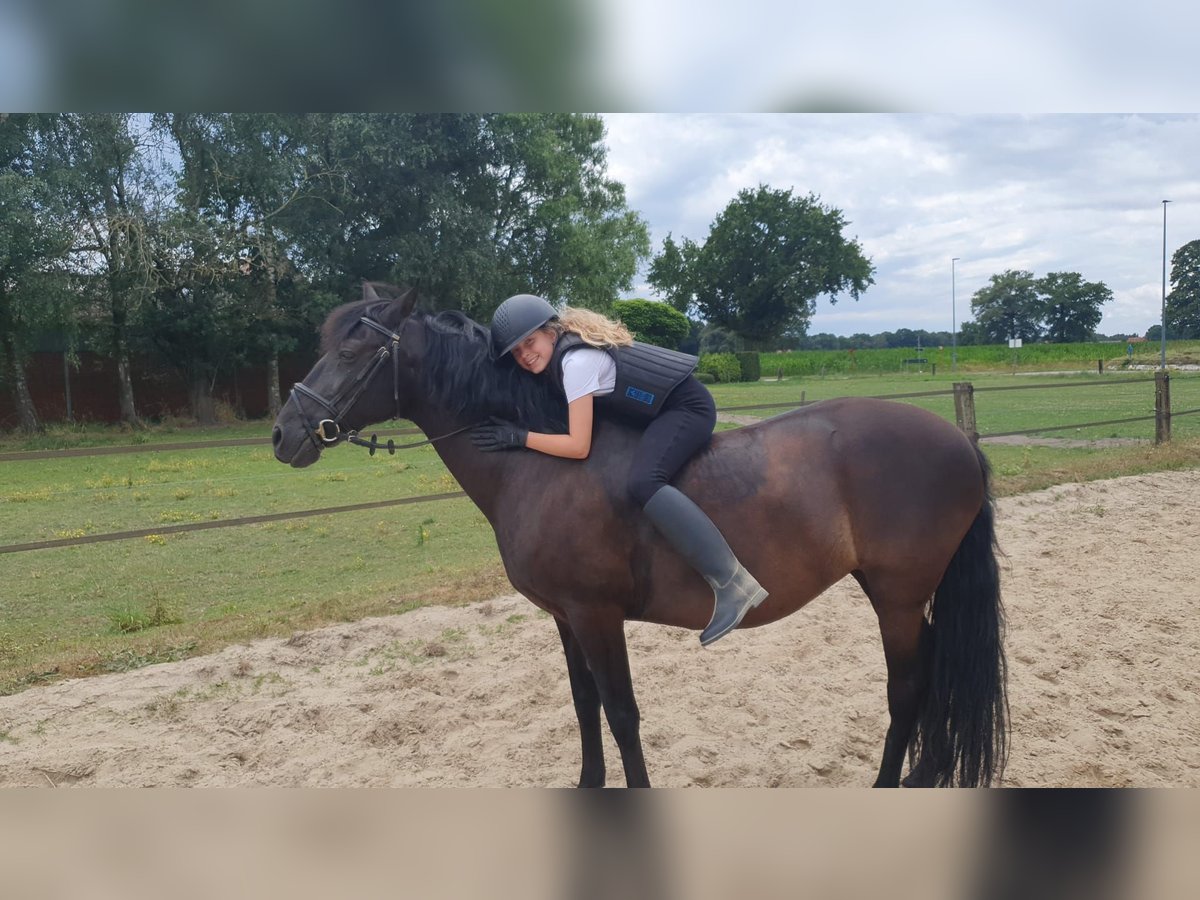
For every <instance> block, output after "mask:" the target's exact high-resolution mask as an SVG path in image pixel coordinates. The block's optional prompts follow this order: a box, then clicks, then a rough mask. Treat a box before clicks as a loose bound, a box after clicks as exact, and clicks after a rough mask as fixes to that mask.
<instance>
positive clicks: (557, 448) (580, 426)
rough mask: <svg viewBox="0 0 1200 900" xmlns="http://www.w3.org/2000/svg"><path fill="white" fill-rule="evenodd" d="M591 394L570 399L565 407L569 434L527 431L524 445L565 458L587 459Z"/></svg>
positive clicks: (589, 442) (589, 446) (590, 443)
mask: <svg viewBox="0 0 1200 900" xmlns="http://www.w3.org/2000/svg"><path fill="white" fill-rule="evenodd" d="M592 396H593V395H592V394H584V395H583V396H582V397H580V398H579V399H577V400H572V401H571V403H570V405H569V406H568V407H567V421H568V427H569V429H570V433H569V434H542V433H541V432H538V431H531V432H529V436H528V437H527V438H526V439H525V446H526V447H528V448H529V449H530V450H537V451H538V452H539V453H548V454H549V455H550V456H561V457H564V458H566V459H587V455H588V454H589V453H591V452H592V406H593V404H592Z"/></svg>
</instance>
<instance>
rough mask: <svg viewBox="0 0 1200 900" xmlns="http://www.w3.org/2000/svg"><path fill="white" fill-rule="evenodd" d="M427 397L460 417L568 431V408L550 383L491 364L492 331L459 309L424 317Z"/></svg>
mask: <svg viewBox="0 0 1200 900" xmlns="http://www.w3.org/2000/svg"><path fill="white" fill-rule="evenodd" d="M423 322H424V324H425V360H424V364H423V365H422V366H421V375H422V378H423V379H424V387H425V391H426V396H428V397H429V398H430V399H431V400H433V401H434V402H435V403H437V404H439V405H440V406H442V407H444V408H446V409H448V410H450V411H451V412H453V413H456V414H458V415H459V416H461V417H462V418H466V419H473V420H483V419H486V418H487V417H488V416H491V415H498V416H502V417H505V418H509V419H513V420H515V421H517V422H519V423H520V424H522V425H524V426H525V427H527V428H531V429H533V430H534V431H544V432H561V431H565V430H566V423H567V403H566V400H565V398H563V397H562V396H561V395H560V394H558V392H557V391H555V390H554V387H553V385H552V383H551V381H550V379H549V378H541V377H536V376H534V375H531V374H530V373H528V372H526V371H525V370H524V369H522V368H520V367H519V366H516V365H514V364H513V363H512V361H511V359H505V360H501V361H500V362H499V363H497V362H495V361H493V359H492V344H491V332H490V331H489V330H488V329H487V328H486V327H485V326H483V325H480V324H479V323H478V322H476V321H474V320H473V319H471V318H470V317H468V316H467V315H466V314H465V313H461V312H458V311H457V310H454V311H449V312H442V313H438V314H437V315H435V316H425V317H424V318H423Z"/></svg>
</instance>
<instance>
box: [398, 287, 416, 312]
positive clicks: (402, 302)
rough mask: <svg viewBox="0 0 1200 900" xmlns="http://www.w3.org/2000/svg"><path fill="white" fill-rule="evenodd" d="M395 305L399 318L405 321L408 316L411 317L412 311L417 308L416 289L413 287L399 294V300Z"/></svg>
mask: <svg viewBox="0 0 1200 900" xmlns="http://www.w3.org/2000/svg"><path fill="white" fill-rule="evenodd" d="M396 305H397V306H398V307H399V310H400V318H402V319H407V318H408V317H409V316H411V315H412V311H413V310H414V309H415V308H416V306H417V289H416V288H415V287H411V288H409V289H408V290H407V291H405V292H404V293H403V294H401V295H400V299H399V300H397V301H396Z"/></svg>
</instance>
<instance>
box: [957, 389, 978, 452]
mask: <svg viewBox="0 0 1200 900" xmlns="http://www.w3.org/2000/svg"><path fill="white" fill-rule="evenodd" d="M954 421H955V422H956V423H957V424H958V427H959V430H960V431H962V433H963V434H965V435H966V436H967V437H969V438H970V439H971V442H972V443H978V442H979V432H978V431H976V430H975V385H973V384H971V382H969V381H956V382H954Z"/></svg>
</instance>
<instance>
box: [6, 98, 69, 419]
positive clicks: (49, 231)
mask: <svg viewBox="0 0 1200 900" xmlns="http://www.w3.org/2000/svg"><path fill="white" fill-rule="evenodd" d="M53 118H54V117H53V116H35V115H3V116H0V363H2V364H3V366H4V376H6V377H4V376H0V380H3V381H8V382H10V384H11V388H12V393H13V400H14V406H15V407H16V410H17V417H18V422H19V425H20V427H21V428H22V429H24V430H26V431H37V430H40V428H41V427H42V426H41V420H40V419H39V417H38V414H37V410H36V408H35V407H34V404H33V397H32V395H31V393H30V390H29V382H28V379H27V377H26V374H25V364H26V361H27V355H28V351H29V349H30V344H31V342H32V340H33V339H34V338H35V337H36V335H37V333H38V332H39V331H40V330H42V329H45V328H54V329H62V328H64V327H66V326H67V324H68V322H69V315H68V313H67V309H66V302H65V301H66V297H67V294H66V291H65V289H64V288H65V281H66V272H67V261H68V255H69V252H70V249H71V243H72V230H71V223H70V221H69V220H68V218H67V216H66V211H65V210H64V209H63V207H62V206H61V204H60V203H59V202H58V200H59V198H58V197H57V196H56V194H55V192H54V189H53V184H52V182H53V179H54V178H55V177H56V176H57V175H58V174H60V171H59V170H58V169H57V167H55V166H53V165H50V164H48V162H47V159H46V152H45V151H46V142H45V139H44V133H45V131H46V129H47V128H49V127H50V126H52V124H53Z"/></svg>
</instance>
